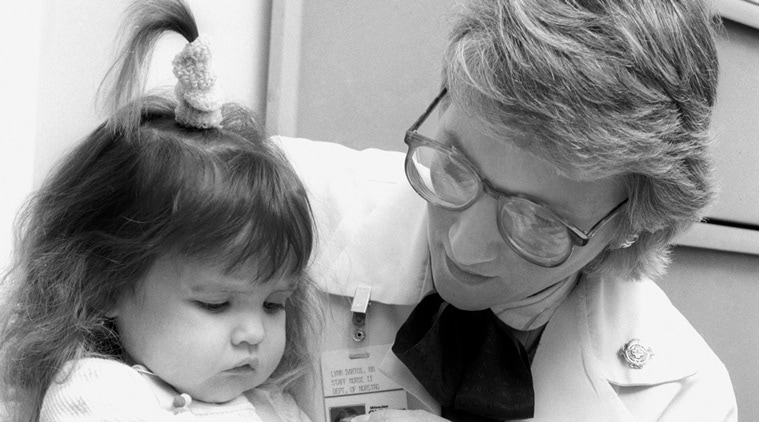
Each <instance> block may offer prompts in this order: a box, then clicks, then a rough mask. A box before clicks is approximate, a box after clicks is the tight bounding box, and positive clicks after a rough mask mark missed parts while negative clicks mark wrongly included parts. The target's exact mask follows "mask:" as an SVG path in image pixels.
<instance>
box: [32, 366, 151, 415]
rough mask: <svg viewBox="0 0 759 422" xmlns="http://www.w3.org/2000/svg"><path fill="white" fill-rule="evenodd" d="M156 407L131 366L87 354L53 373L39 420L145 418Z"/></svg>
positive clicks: (144, 385) (138, 375)
mask: <svg viewBox="0 0 759 422" xmlns="http://www.w3.org/2000/svg"><path fill="white" fill-rule="evenodd" d="M157 409H158V407H157V405H156V399H155V396H154V395H153V394H152V393H151V392H150V391H149V389H147V388H146V384H145V382H144V380H143V379H142V377H141V375H140V374H139V373H138V372H137V371H135V370H134V369H133V368H132V367H130V366H128V365H125V364H123V363H121V362H118V361H115V360H110V359H101V358H93V357H88V358H82V359H78V360H73V361H69V362H67V363H66V364H65V365H64V366H63V368H62V369H61V370H60V371H59V373H58V374H57V375H56V377H55V379H54V381H53V382H52V384H51V385H50V387H49V388H48V390H47V392H46V394H45V399H44V401H43V403H42V408H41V411H40V422H44V421H60V420H69V418H71V419H73V418H80V417H86V418H89V419H87V420H90V419H91V420H111V418H112V417H113V415H120V417H119V420H123V421H128V420H149V419H150V417H151V414H152V413H153V412H154V411H155V410H157ZM128 415H129V416H128ZM131 416H134V418H133V419H132V418H131ZM77 420H78V419H77Z"/></svg>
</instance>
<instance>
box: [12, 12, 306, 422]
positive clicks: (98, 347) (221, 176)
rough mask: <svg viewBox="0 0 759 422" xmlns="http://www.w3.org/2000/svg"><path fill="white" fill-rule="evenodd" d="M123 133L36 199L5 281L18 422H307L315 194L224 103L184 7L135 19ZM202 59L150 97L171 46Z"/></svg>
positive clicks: (120, 65)
mask: <svg viewBox="0 0 759 422" xmlns="http://www.w3.org/2000/svg"><path fill="white" fill-rule="evenodd" d="M130 10H131V13H130V15H129V16H130V20H129V21H128V25H126V26H125V28H129V30H130V32H129V34H128V37H127V42H126V44H125V46H124V48H123V51H122V54H121V55H120V58H119V60H117V62H116V63H115V64H114V66H113V67H112V69H111V73H110V75H111V76H113V79H112V80H113V83H112V85H111V86H112V88H111V89H110V90H104V91H103V92H107V96H106V98H107V99H109V100H110V104H111V105H112V107H113V112H112V114H111V117H110V118H108V119H107V120H106V122H105V123H103V124H102V125H101V126H100V127H98V128H97V129H95V131H94V132H93V133H92V134H90V135H89V136H88V137H87V138H86V139H85V140H84V141H83V142H82V143H81V144H79V145H78V146H77V147H76V148H75V149H74V150H73V151H72V152H71V153H70V154H69V155H68V156H67V157H66V158H65V160H64V161H63V162H62V163H61V164H60V165H59V167H58V168H57V169H56V170H55V172H54V173H53V174H52V175H51V176H50V177H49V179H47V181H46V183H45V184H44V185H43V186H42V188H41V189H40V190H39V192H38V193H36V194H35V195H34V196H33V198H32V199H31V200H30V202H29V205H28V206H27V208H26V210H25V212H24V213H22V219H21V220H20V223H19V224H20V233H21V239H20V240H21V242H20V245H19V249H18V257H17V262H16V265H15V267H14V269H13V271H12V272H11V273H10V274H9V276H8V277H6V278H5V281H6V282H10V283H11V284H10V285H9V286H4V287H6V288H7V289H8V291H9V294H10V296H9V301H8V303H7V304H6V305H5V306H4V307H3V308H2V309H3V312H4V314H5V315H3V323H2V326H0V329H1V331H0V356H1V357H2V361H0V368H2V382H3V384H2V389H1V390H2V391H3V392H4V393H5V394H6V397H4V401H3V402H4V403H5V406H6V407H8V408H9V409H10V411H11V412H12V415H11V420H13V421H37V420H40V421H79V420H87V421H90V420H98V421H105V420H108V421H116V420H118V421H133V420H134V421H136V420H139V421H155V420H164V419H172V420H174V419H178V420H194V419H203V420H209V421H211V420H224V421H230V420H247V421H256V420H259V421H260V420H262V419H263V420H267V421H268V420H307V419H308V418H307V417H306V416H305V414H304V413H303V412H302V411H301V410H300V409H299V408H298V407H297V405H296V404H295V403H294V401H293V400H292V398H291V396H290V395H289V391H290V390H291V388H292V387H293V385H294V383H295V382H296V381H297V380H299V379H300V378H301V377H302V376H303V375H304V374H305V372H307V371H306V368H307V362H310V357H309V356H308V353H307V342H306V339H307V338H308V336H307V334H308V332H309V331H312V330H313V327H312V326H311V325H310V324H311V322H312V321H313V317H312V313H311V311H310V309H313V305H311V304H310V302H309V300H308V297H309V294H308V292H309V289H308V288H309V285H308V280H307V278H306V277H305V275H304V268H305V266H306V264H307V262H308V260H309V256H310V254H311V248H312V242H313V229H312V220H311V209H310V206H309V203H308V200H307V197H306V193H305V190H304V187H303V185H302V184H301V182H300V180H299V179H298V177H297V176H296V174H295V172H294V171H293V169H292V168H291V166H290V165H289V163H288V162H287V161H286V159H285V158H284V155H283V154H282V153H281V152H280V151H279V150H278V148H277V147H276V146H275V145H273V144H272V143H271V142H270V141H269V140H267V139H266V138H265V137H264V136H263V134H262V128H261V127H260V125H259V124H258V123H257V122H256V120H255V118H254V116H253V115H252V113H251V112H250V111H249V110H247V109H245V108H244V107H241V106H239V105H236V104H222V103H221V102H220V101H219V100H218V97H217V92H216V88H215V77H214V75H213V73H212V72H211V67H210V50H209V45H208V43H207V41H206V40H205V39H204V38H203V37H202V36H201V37H199V36H198V29H197V26H196V23H195V20H194V18H193V16H192V13H191V11H190V10H189V8H188V7H187V5H186V4H184V3H183V2H182V1H181V0H161V1H145V2H142V3H136V4H135V5H133V7H132V8H131V9H130ZM167 31H174V32H177V33H179V34H180V35H182V36H183V37H184V38H186V39H187V40H188V41H189V42H190V43H189V44H188V45H187V46H186V47H185V49H184V50H183V51H182V52H181V53H179V54H178V55H177V57H176V58H175V59H174V62H173V65H174V67H173V70H174V74H175V75H176V76H177V79H178V83H177V86H176V89H175V91H174V94H170V95H169V94H167V95H144V94H143V93H142V87H143V86H144V79H145V78H146V74H145V66H144V64H145V63H147V62H148V61H149V59H150V55H151V53H152V48H153V46H154V44H155V43H156V41H157V40H158V38H159V37H160V36H161V35H162V34H164V33H166V32H167Z"/></svg>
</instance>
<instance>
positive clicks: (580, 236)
mask: <svg viewBox="0 0 759 422" xmlns="http://www.w3.org/2000/svg"><path fill="white" fill-rule="evenodd" d="M447 93H448V89H447V88H443V89H442V90H441V91H440V94H438V95H437V97H435V99H434V100H432V103H430V105H429V106H428V107H427V110H425V112H424V113H423V114H422V115H421V116H419V118H418V119H417V120H416V121H415V122H414V124H412V125H411V127H410V128H409V129H408V130H406V135H405V137H404V143H405V144H406V145H408V151H407V152H406V159H405V163H404V164H405V165H404V170H405V173H406V178H407V179H408V181H409V183H410V184H411V187H412V188H414V190H415V191H416V193H417V194H419V196H421V197H422V198H424V199H425V200H426V201H428V202H430V203H432V204H434V205H435V206H438V207H441V208H444V209H448V210H451V211H463V210H465V209H467V208H469V207H471V206H472V204H474V203H475V202H476V201H477V200H478V199H479V198H480V197H481V196H482V194H483V193H484V194H486V195H488V196H490V197H491V198H493V199H495V200H496V202H498V203H500V202H501V198H504V199H508V198H519V199H522V200H525V201H528V202H531V203H532V204H534V205H537V206H539V207H541V208H542V209H543V210H545V211H546V212H547V213H548V214H549V215H550V216H551V217H553V218H554V219H556V221H558V222H559V223H561V224H562V225H563V226H564V227H565V228H566V229H567V230H568V232H569V239H570V247H569V253H567V254H566V256H565V257H564V258H563V259H562V260H561V261H559V262H557V263H555V264H552V265H547V264H545V263H542V262H538V261H537V260H535V259H533V258H530V257H528V256H526V255H525V254H523V253H522V252H521V251H519V248H518V247H516V246H515V245H514V244H513V243H514V242H515V241H514V240H512V239H511V238H510V237H511V235H509V234H508V233H504V232H505V231H506V230H504V229H503V228H502V226H503V225H502V224H501V213H500V212H498V213H496V220H497V224H498V232H499V233H500V234H501V237H502V238H503V240H504V241H505V242H506V244H508V245H509V246H510V247H511V248H512V249H513V250H514V251H515V252H516V253H517V254H518V255H519V256H520V257H522V258H523V259H525V260H527V261H529V262H531V263H533V264H535V265H539V266H541V267H545V268H554V267H558V266H560V265H562V264H564V263H565V262H566V261H567V260H568V259H569V257H570V256H572V253H573V252H574V248H575V246H577V247H583V246H585V245H587V244H588V242H589V241H590V239H591V238H592V237H593V236H594V235H595V234H596V233H597V232H598V231H599V230H600V229H601V228H602V227H603V226H604V225H606V223H608V222H609V221H611V220H612V219H613V218H614V217H616V216H617V215H618V214H619V212H620V211H621V210H622V206H623V205H624V204H626V203H627V202H628V201H629V199H630V198H629V197H628V198H625V199H624V200H623V201H622V202H620V203H619V204H617V205H616V206H615V207H614V208H612V209H611V211H609V212H608V213H607V214H606V215H605V216H604V217H602V218H601V219H600V220H598V222H596V224H594V225H593V226H592V227H591V228H590V229H588V230H587V231H585V230H582V229H580V228H579V227H577V226H575V225H574V224H572V223H570V222H568V221H566V219H565V218H563V217H561V216H560V215H559V214H558V213H556V212H555V211H554V210H553V209H551V207H549V206H548V205H546V204H545V203H543V202H542V201H540V200H536V199H534V198H532V197H530V196H529V195H524V194H519V193H516V194H514V193H508V192H504V191H502V190H500V189H497V188H496V187H495V186H493V184H492V183H491V182H490V181H489V180H488V179H487V178H485V177H483V176H482V174H481V173H480V171H479V170H478V169H477V166H476V165H475V164H474V163H473V162H472V160H470V159H469V157H467V156H466V154H465V153H464V152H463V151H459V149H458V148H456V146H455V145H445V144H442V143H440V142H439V141H436V140H434V139H431V138H428V137H426V136H424V135H422V134H421V133H419V132H418V130H419V128H420V127H421V126H422V124H423V123H424V122H425V121H426V120H427V118H428V117H429V116H430V114H432V111H433V110H434V109H435V108H436V107H437V105H438V104H439V103H440V101H441V100H442V99H443V97H445V95H446V94H447ZM420 146H427V147H431V148H435V149H438V150H441V151H443V152H446V153H449V154H451V155H452V156H454V157H456V159H457V160H458V161H459V163H461V164H462V165H464V166H465V167H467V169H468V170H469V171H471V172H472V174H474V175H475V176H476V179H477V181H478V182H479V185H480V187H481V188H480V189H478V190H477V193H476V194H475V195H474V196H473V197H472V198H471V199H470V200H469V201H467V202H466V203H464V204H463V205H461V206H458V207H452V206H448V205H443V204H441V203H439V201H435V200H434V199H435V198H432V197H430V198H428V197H427V196H428V195H424V193H422V192H420V189H418V188H417V187H416V184H420V185H422V186H424V185H425V183H424V182H423V181H421V180H419V179H420V178H421V175H419V172H418V171H417V170H416V169H414V170H413V174H412V173H411V170H409V168H410V167H411V166H414V167H415V164H413V159H412V158H411V157H412V155H413V152H414V151H415V150H416V149H417V148H418V147H420ZM415 181H416V183H415Z"/></svg>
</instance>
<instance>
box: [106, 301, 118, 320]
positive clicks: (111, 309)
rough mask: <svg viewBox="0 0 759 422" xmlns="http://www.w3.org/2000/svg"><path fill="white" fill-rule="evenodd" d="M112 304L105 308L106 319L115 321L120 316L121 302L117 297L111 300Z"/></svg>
mask: <svg viewBox="0 0 759 422" xmlns="http://www.w3.org/2000/svg"><path fill="white" fill-rule="evenodd" d="M110 302H111V303H110V304H108V305H106V307H105V310H106V311H105V317H106V318H111V319H113V318H116V317H117V316H118V315H119V310H120V309H121V301H120V300H119V297H115V298H113V299H111V301H110Z"/></svg>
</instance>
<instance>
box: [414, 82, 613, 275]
mask: <svg viewBox="0 0 759 422" xmlns="http://www.w3.org/2000/svg"><path fill="white" fill-rule="evenodd" d="M445 95H446V89H443V91H442V92H441V93H440V94H439V95H438V96H437V98H435V100H434V101H433V102H432V104H430V106H429V107H428V108H427V111H425V112H424V114H422V116H420V117H419V119H417V121H416V122H415V123H414V124H413V125H412V126H411V128H409V130H407V131H406V138H405V142H406V144H407V145H408V153H407V154H406V177H407V178H408V180H409V182H410V183H411V186H412V187H413V188H414V190H415V191H416V192H417V193H418V194H419V195H420V196H421V197H422V198H424V199H425V200H427V201H428V202H430V203H432V204H434V205H436V206H439V207H442V208H445V209H449V210H464V209H466V208H468V207H469V206H471V205H472V204H473V203H474V202H475V201H476V200H477V199H478V198H479V197H480V195H482V193H485V194H487V195H489V196H491V197H492V198H494V199H496V200H497V201H498V208H497V210H498V211H497V214H496V219H497V222H498V229H499V231H500V233H501V237H503V239H504V241H506V243H507V244H508V245H509V246H510V247H511V248H512V249H514V251H515V252H516V253H518V254H519V256H521V257H522V258H524V259H526V260H527V261H529V262H531V263H533V264H536V265H540V266H542V267H547V268H551V267H556V266H559V265H561V264H563V263H564V262H565V261H566V260H567V259H568V258H569V256H570V255H571V254H572V250H573V249H574V247H575V246H585V245H586V244H587V243H588V241H589V240H590V238H591V237H593V235H594V234H595V233H596V232H598V230H599V229H600V228H601V227H603V226H604V224H606V223H607V222H608V221H609V220H611V219H612V218H614V217H615V216H616V215H617V214H618V213H619V211H620V210H621V209H622V206H623V205H624V204H625V203H626V202H627V199H625V200H624V201H622V202H621V203H619V205H617V206H616V207H614V209H612V210H611V211H610V212H609V213H608V214H607V215H606V216H605V217H603V218H602V219H601V220H600V221H598V222H597V223H596V224H595V225H594V226H593V227H592V228H591V229H590V230H588V231H583V230H580V229H579V228H577V227H576V226H574V225H573V224H571V223H569V222H567V221H565V220H564V219H562V218H561V217H560V216H559V215H557V214H556V213H555V212H554V211H552V210H551V209H550V208H549V207H547V206H545V205H543V204H541V203H540V202H539V201H536V200H533V199H531V198H529V197H527V196H524V195H519V194H510V193H506V192H502V191H499V190H498V189H495V188H494V187H493V185H492V184H491V183H490V182H489V181H488V180H487V179H485V178H483V177H482V176H480V173H479V171H478V170H477V168H476V167H475V165H474V163H472V162H471V161H470V160H469V159H468V158H467V157H466V156H465V155H464V154H463V153H461V152H459V151H458V150H457V149H456V148H455V147H454V146H452V145H444V144H442V143H440V142H437V141H435V140H433V139H431V138H428V137H426V136H424V135H422V134H420V133H419V132H418V130H419V128H420V127H421V125H422V124H423V123H424V121H425V120H427V118H428V117H429V115H430V114H431V113H432V111H433V110H434V109H435V108H436V107H437V105H438V103H440V101H441V100H442V98H443V97H444V96H445Z"/></svg>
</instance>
